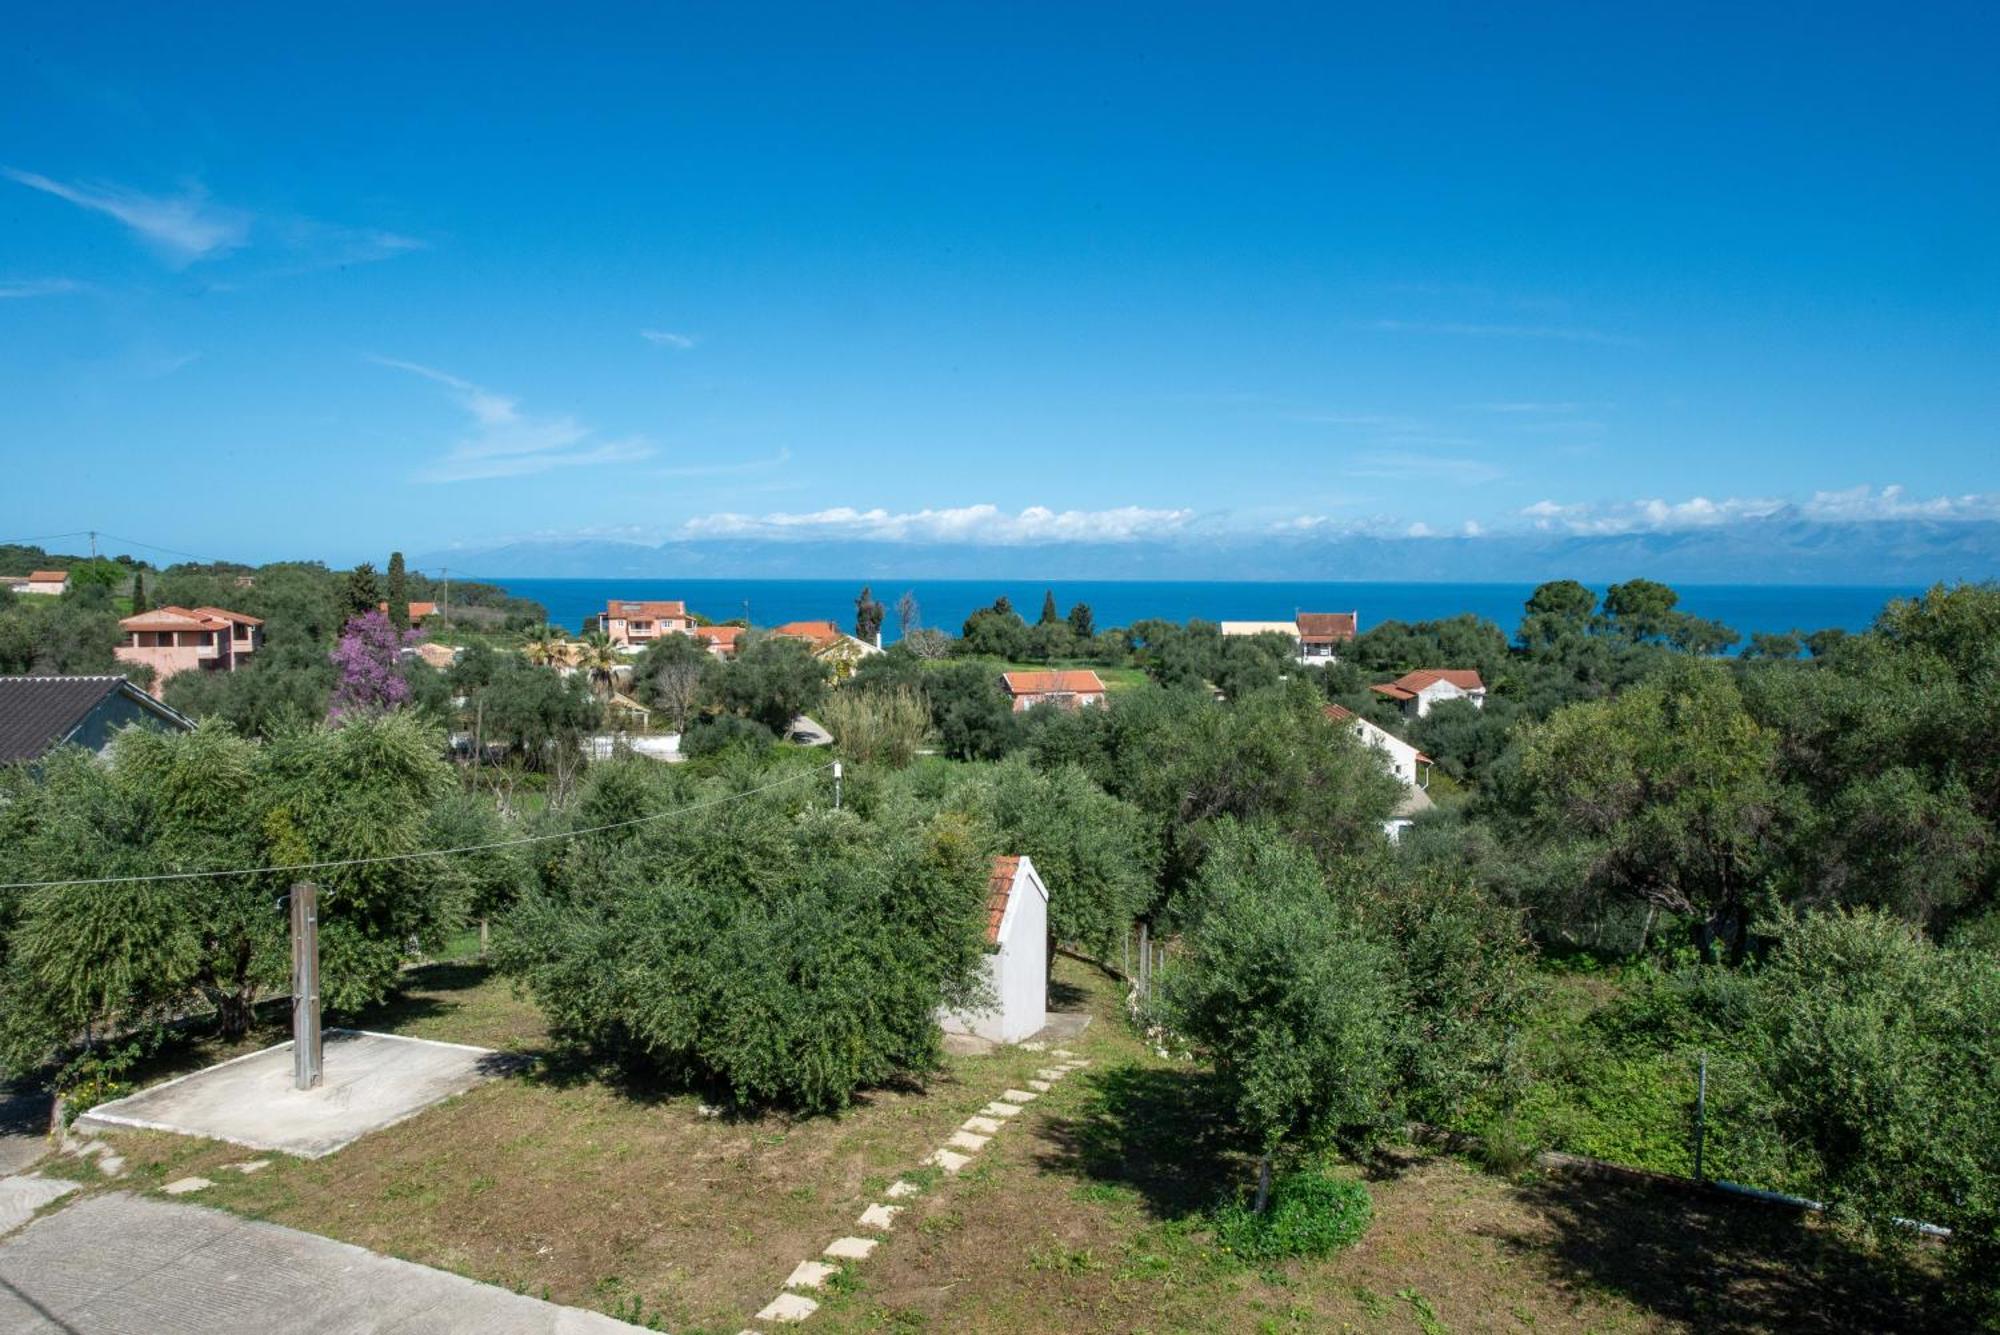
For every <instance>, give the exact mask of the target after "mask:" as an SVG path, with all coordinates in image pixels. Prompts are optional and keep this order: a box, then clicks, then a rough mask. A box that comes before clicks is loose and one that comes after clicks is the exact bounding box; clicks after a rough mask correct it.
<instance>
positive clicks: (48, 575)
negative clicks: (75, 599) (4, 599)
mask: <svg viewBox="0 0 2000 1335" xmlns="http://www.w3.org/2000/svg"><path fill="white" fill-rule="evenodd" d="M21 592H22V593H39V594H43V595H45V596H47V597H51V598H54V597H59V596H61V595H62V594H65V593H67V592H69V571H67V570H34V571H30V572H29V573H28V582H27V583H25V584H23V585H22V586H21Z"/></svg>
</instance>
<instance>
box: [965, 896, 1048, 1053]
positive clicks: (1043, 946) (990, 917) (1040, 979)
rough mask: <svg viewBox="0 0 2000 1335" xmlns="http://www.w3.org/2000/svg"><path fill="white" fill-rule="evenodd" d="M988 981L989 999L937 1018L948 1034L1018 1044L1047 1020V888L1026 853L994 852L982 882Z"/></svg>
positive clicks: (1041, 1026) (1038, 1029)
mask: <svg viewBox="0 0 2000 1335" xmlns="http://www.w3.org/2000/svg"><path fill="white" fill-rule="evenodd" d="M986 949H987V952H988V953H987V956H986V982H987V985H988V987H989V988H990V989H991V990H992V993H993V1000H992V1002H991V1003H990V1004H989V1005H988V1006H987V1007H986V1008H985V1009H983V1010H979V1011H976V1012H970V1013H965V1012H956V1011H947V1012H945V1013H944V1014H943V1015H941V1016H939V1017H938V1023H939V1024H940V1025H941V1026H942V1027H943V1028H944V1030H945V1032H946V1033H952V1034H971V1035H973V1036H974V1037H977V1038H984V1039H987V1040H989V1041H991V1042H994V1043H1019V1042H1020V1041H1021V1040H1022V1039H1024V1038H1027V1037H1029V1036H1031V1035H1033V1034H1035V1033H1037V1032H1039V1031H1040V1030H1041V1029H1042V1028H1043V1027H1044V1026H1045V1025H1046V1024H1047V1023H1048V1013H1049V891H1048V887H1047V886H1045V885H1043V884H1042V877H1041V873H1040V872H1038V871H1036V870H1035V864H1034V863H1033V861H1031V860H1030V859H1028V858H1026V857H997V858H995V859H993V868H992V872H991V874H990V875H989V876H988V878H987V882H986Z"/></svg>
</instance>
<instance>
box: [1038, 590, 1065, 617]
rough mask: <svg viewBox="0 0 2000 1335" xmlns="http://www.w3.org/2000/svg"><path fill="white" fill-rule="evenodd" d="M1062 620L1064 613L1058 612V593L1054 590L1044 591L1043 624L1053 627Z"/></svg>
mask: <svg viewBox="0 0 2000 1335" xmlns="http://www.w3.org/2000/svg"><path fill="white" fill-rule="evenodd" d="M1061 620H1062V613H1061V612H1058V611H1056V591H1055V590H1054V589H1045V590H1043V591H1042V620H1041V624H1042V625H1044V626H1053V625H1055V624H1056V623H1057V622H1058V621H1061Z"/></svg>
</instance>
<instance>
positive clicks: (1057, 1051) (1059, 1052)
mask: <svg viewBox="0 0 2000 1335" xmlns="http://www.w3.org/2000/svg"><path fill="white" fill-rule="evenodd" d="M1049 1056H1051V1057H1074V1056H1076V1054H1075V1053H1074V1052H1071V1051H1070V1050H1069V1049H1068V1048H1050V1049H1049Z"/></svg>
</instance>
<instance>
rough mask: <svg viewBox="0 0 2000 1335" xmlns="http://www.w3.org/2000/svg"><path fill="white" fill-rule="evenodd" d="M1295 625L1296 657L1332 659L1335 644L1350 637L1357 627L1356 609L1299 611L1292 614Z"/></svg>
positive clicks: (1336, 648) (1336, 654)
mask: <svg viewBox="0 0 2000 1335" xmlns="http://www.w3.org/2000/svg"><path fill="white" fill-rule="evenodd" d="M1296 620H1297V624H1298V628H1299V657H1300V658H1301V659H1304V660H1305V661H1307V662H1311V661H1312V660H1314V659H1318V660H1321V661H1323V662H1332V661H1333V660H1334V659H1335V658H1336V657H1338V656H1339V646H1340V645H1343V644H1346V643H1347V642H1348V641H1349V640H1352V639H1353V638H1354V634H1355V631H1356V630H1357V629H1358V628H1359V627H1360V624H1361V614H1360V613H1359V612H1301V613H1299V614H1298V617H1297V618H1296Z"/></svg>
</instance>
